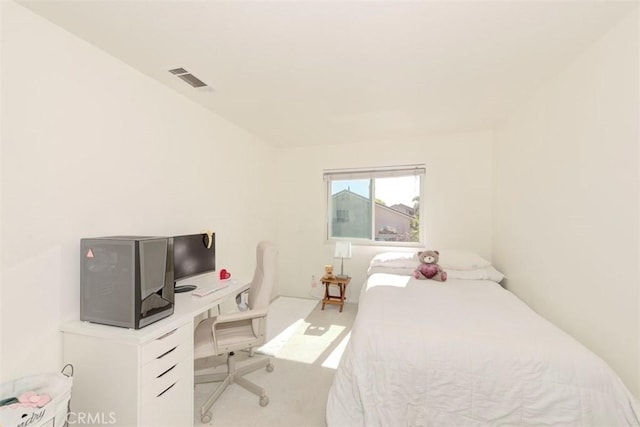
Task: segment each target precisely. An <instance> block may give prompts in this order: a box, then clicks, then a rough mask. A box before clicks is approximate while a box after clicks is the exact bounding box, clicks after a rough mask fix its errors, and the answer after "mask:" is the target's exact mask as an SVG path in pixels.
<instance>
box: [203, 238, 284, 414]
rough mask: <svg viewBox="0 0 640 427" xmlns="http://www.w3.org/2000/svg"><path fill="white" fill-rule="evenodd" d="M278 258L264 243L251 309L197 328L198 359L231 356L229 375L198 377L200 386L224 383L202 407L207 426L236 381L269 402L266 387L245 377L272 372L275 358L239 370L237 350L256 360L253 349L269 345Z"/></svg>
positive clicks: (258, 255) (269, 244)
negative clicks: (214, 407) (215, 406)
mask: <svg viewBox="0 0 640 427" xmlns="http://www.w3.org/2000/svg"><path fill="white" fill-rule="evenodd" d="M277 256H278V251H277V249H276V246H275V245H274V244H273V243H272V242H267V241H264V242H260V243H259V244H258V247H257V249H256V269H255V272H254V275H253V280H252V281H251V286H250V288H249V308H248V310H247V311H242V312H239V313H231V314H221V315H218V316H215V317H210V318H208V319H205V320H203V321H202V322H200V323H199V324H198V326H197V327H196V330H195V337H194V341H195V356H194V357H195V359H202V358H205V357H210V356H219V355H223V354H227V372H225V373H222V374H208V375H198V374H196V376H195V383H196V384H200V383H205V382H217V381H222V384H220V385H219V386H218V388H216V390H215V391H214V392H213V394H212V395H211V396H210V397H209V398H208V399H207V401H206V402H205V403H204V404H203V405H202V407H201V408H200V419H201V421H202V422H203V423H208V422H209V421H211V412H209V409H210V408H211V406H212V405H213V403H214V402H215V401H216V400H217V399H218V397H220V395H221V394H222V392H223V391H224V390H225V388H227V386H228V385H229V384H233V383H234V382H235V383H237V384H238V385H240V386H242V387H244V388H246V389H247V390H249V391H250V392H252V393H254V394H256V395H258V396H260V406H266V405H267V404H268V403H269V398H268V397H267V395H266V391H265V390H264V388H262V387H260V386H258V385H256V384H254V383H252V382H250V381H248V380H247V379H245V378H243V377H242V376H243V375H246V374H248V373H249V372H253V371H256V370H258V369H260V368H262V367H266V369H267V371H268V372H271V371H273V364H272V363H271V359H270V358H267V357H264V358H260V359H259V360H256V361H254V362H252V363H248V364H247V365H246V366H243V367H241V368H236V367H235V359H234V351H239V350H248V351H249V356H250V357H253V349H254V348H255V347H257V346H260V345H262V344H264V342H265V334H266V323H267V311H268V309H269V299H270V297H271V290H272V289H273V286H274V282H275V273H276V261H277Z"/></svg>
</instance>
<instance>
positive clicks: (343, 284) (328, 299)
mask: <svg viewBox="0 0 640 427" xmlns="http://www.w3.org/2000/svg"><path fill="white" fill-rule="evenodd" d="M321 281H322V284H323V285H324V299H323V300H322V309H323V310H324V305H325V304H336V305H339V306H340V313H342V307H344V300H345V298H346V293H347V285H348V284H349V282H350V281H351V277H344V278H338V277H336V278H334V279H321ZM331 285H336V286H337V287H338V288H339V289H340V295H331V294H330V293H329V287H330V286H331Z"/></svg>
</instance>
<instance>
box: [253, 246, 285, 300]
mask: <svg viewBox="0 0 640 427" xmlns="http://www.w3.org/2000/svg"><path fill="white" fill-rule="evenodd" d="M277 261H278V248H276V245H275V244H274V243H273V242H270V241H262V242H260V243H258V247H257V248H256V269H255V272H254V273H253V280H252V281H251V287H250V289H249V308H250V309H251V310H254V309H261V308H268V307H269V299H270V298H271V290H272V289H273V286H274V285H275V281H276V268H277Z"/></svg>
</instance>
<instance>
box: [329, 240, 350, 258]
mask: <svg viewBox="0 0 640 427" xmlns="http://www.w3.org/2000/svg"><path fill="white" fill-rule="evenodd" d="M333 257H334V258H351V242H336V250H335V253H334V254H333Z"/></svg>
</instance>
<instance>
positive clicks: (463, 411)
mask: <svg viewBox="0 0 640 427" xmlns="http://www.w3.org/2000/svg"><path fill="white" fill-rule="evenodd" d="M385 255H386V256H388V257H389V259H392V258H393V256H394V255H388V254H385ZM443 255H444V254H443ZM405 256H407V255H405ZM378 258H380V256H379V257H378ZM382 258H384V257H382ZM468 258H469V257H467V258H464V257H463V259H468ZM471 258H472V259H480V258H479V257H478V256H477V255H472V256H471ZM441 259H444V256H441ZM374 261H376V258H374V260H373V261H372V264H371V266H370V269H369V273H370V276H369V277H368V280H367V282H366V284H365V285H364V286H363V290H362V293H361V295H360V304H359V307H358V314H357V316H356V319H355V321H354V325H353V329H352V332H351V338H350V340H349V342H348V344H347V347H346V349H345V351H344V353H343V355H342V359H341V361H340V364H339V366H338V369H337V371H336V375H335V378H334V382H333V384H332V386H331V389H330V392H329V396H328V402H327V413H326V416H327V424H328V426H329V427H333V426H367V427H370V426H405V425H406V426H429V425H431V426H476V425H536V426H537V425H553V426H556V425H567V426H569V425H581V426H623V425H640V421H639V415H638V414H640V411H639V410H638V402H637V401H636V399H635V398H634V396H633V395H632V394H631V393H630V392H629V391H628V390H627V389H626V387H625V386H624V384H623V383H622V381H621V380H620V379H619V378H618V377H617V376H616V374H615V373H614V372H613V371H612V370H611V368H610V367H609V366H608V365H607V364H606V363H604V362H603V361H602V360H601V359H600V358H599V357H597V356H596V355H595V354H593V353H592V352H590V351H589V350H587V349H586V348H585V347H584V346H582V345H581V344H580V343H578V342H577V341H576V340H575V339H573V338H571V337H570V336H569V335H567V334H566V333H564V332H563V331H561V330H560V329H559V328H557V327H555V326H554V325H552V324H551V323H549V322H548V321H546V320H544V319H543V318H542V317H540V316H539V315H537V314H536V313H535V312H533V311H532V310H531V309H530V308H529V307H528V306H527V305H525V304H524V303H523V302H522V301H520V300H519V299H518V298H517V297H516V296H515V295H513V294H512V293H510V292H509V291H507V290H505V289H504V288H503V287H502V286H500V284H499V283H497V282H499V281H500V279H501V278H502V275H501V274H500V273H499V272H498V271H497V270H495V269H494V268H493V266H491V265H489V264H488V262H486V261H484V260H482V261H480V264H482V266H479V264H478V263H475V264H474V263H462V264H459V265H455V264H456V263H452V265H453V266H454V267H458V268H461V269H460V270H455V269H450V268H449V269H448V268H445V271H447V273H448V276H449V278H448V280H447V281H446V282H444V283H440V282H435V281H431V280H417V279H415V278H413V277H412V276H411V271H412V267H411V266H413V267H415V260H411V259H403V262H404V264H403V265H402V267H398V266H397V264H392V263H388V264H387V265H386V267H385V266H384V265H382V266H380V265H374V264H375V262H374ZM412 262H413V264H412ZM462 267H464V268H462ZM389 272H391V273H394V274H389Z"/></svg>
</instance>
